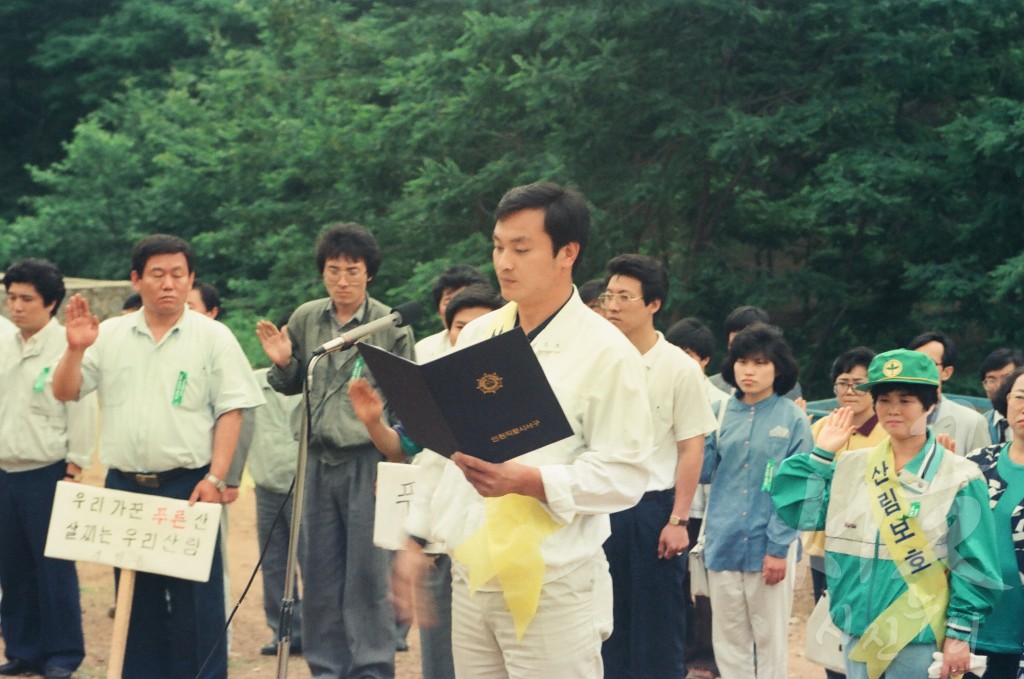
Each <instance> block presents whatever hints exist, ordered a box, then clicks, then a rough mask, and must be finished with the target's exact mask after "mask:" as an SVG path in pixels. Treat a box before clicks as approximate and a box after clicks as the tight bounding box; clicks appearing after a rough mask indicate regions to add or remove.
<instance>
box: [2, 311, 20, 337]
mask: <svg viewBox="0 0 1024 679" xmlns="http://www.w3.org/2000/svg"><path fill="white" fill-rule="evenodd" d="M17 331H18V326H16V325H15V324H14V323H11V322H10V321H9V320H8V319H7V318H6V317H4V316H0V339H6V338H7V336H8V335H10V334H11V333H14V332H17Z"/></svg>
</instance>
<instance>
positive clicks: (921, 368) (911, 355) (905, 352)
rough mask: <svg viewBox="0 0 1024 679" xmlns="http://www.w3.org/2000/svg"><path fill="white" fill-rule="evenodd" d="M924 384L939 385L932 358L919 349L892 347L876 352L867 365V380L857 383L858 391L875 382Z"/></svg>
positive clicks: (873, 384) (867, 388)
mask: <svg viewBox="0 0 1024 679" xmlns="http://www.w3.org/2000/svg"><path fill="white" fill-rule="evenodd" d="M890 382H892V383H897V384H899V383H903V384H925V385H928V386H930V387H935V388H936V389H938V387H939V369H938V368H937V367H935V363H933V362H932V359H930V358H928V356H926V355H925V354H922V353H921V352H920V351H911V350H910V349H893V350H892V351H886V352H883V353H881V354H878V355H877V356H875V357H874V358H873V359H871V365H870V366H868V381H867V382H865V383H864V384H859V385H857V390H858V391H868V390H870V389H871V387H873V386H875V385H876V384H888V383H890Z"/></svg>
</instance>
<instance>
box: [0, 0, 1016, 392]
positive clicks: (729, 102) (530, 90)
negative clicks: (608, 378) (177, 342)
mask: <svg viewBox="0 0 1024 679" xmlns="http://www.w3.org/2000/svg"><path fill="white" fill-rule="evenodd" d="M80 4H81V3H68V2H66V0H65V2H58V1H56V0H46V2H35V3H29V2H27V0H26V1H25V2H17V3H11V7H15V8H17V7H21V11H22V12H23V13H25V14H26V15H27V14H28V13H30V8H32V7H38V6H40V5H52V6H53V9H54V11H53V12H52V13H45V12H37V14H38V15H39V16H38V17H36V18H37V20H38V22H41V23H42V24H45V25H39V26H35V27H34V28H33V29H32V30H24V31H21V32H20V35H21V36H22V37H23V38H25V40H24V42H23V43H19V44H22V47H23V48H24V49H23V52H24V54H25V55H26V56H25V57H24V61H25V63H27V64H30V65H31V66H32V69H34V70H33V74H34V75H33V77H34V78H35V79H36V82H38V83H39V86H38V87H37V88H36V89H37V90H38V92H39V93H43V94H40V95H39V96H44V95H45V96H44V98H45V99H47V101H50V100H52V101H53V102H56V103H54V104H52V105H53V106H56V107H58V108H60V107H63V108H61V110H62V111H76V112H81V113H82V114H83V117H82V119H81V121H80V122H79V123H78V125H77V126H76V127H75V128H74V130H73V134H70V136H69V137H68V140H67V143H66V144H65V146H64V147H63V153H62V154H61V155H59V156H58V157H56V158H55V157H54V155H53V151H52V148H51V147H48V146H47V145H53V144H55V143H56V142H57V141H59V137H58V136H55V135H54V134H50V135H48V136H47V138H46V139H45V140H41V141H40V146H39V149H38V154H37V155H35V156H31V155H25V156H24V157H26V158H29V159H30V160H33V161H34V166H33V167H32V168H31V170H30V177H31V181H32V184H31V186H25V185H22V184H19V183H13V184H11V186H12V190H15V191H17V192H18V193H17V195H18V196H23V202H22V203H21V204H20V205H21V207H20V210H19V212H18V213H17V214H13V213H12V214H11V218H10V219H9V221H8V222H7V223H6V224H4V225H2V228H3V232H2V236H0V256H6V257H17V256H24V255H30V254H31V255H42V256H47V257H50V258H52V259H54V260H55V261H57V262H58V263H59V264H60V265H61V266H62V267H63V269H64V270H65V271H66V272H68V273H69V274H74V275H82V276H90V277H123V276H124V275H125V271H126V268H127V252H128V249H129V247H130V244H131V242H132V241H134V240H135V239H136V238H138V237H139V236H141V235H143V234H147V233H151V232H155V231H165V232H171V233H177V234H180V235H182V236H184V237H187V238H189V239H191V240H192V242H193V244H194V246H195V247H196V249H197V251H198V253H199V258H200V261H199V273H200V276H201V277H202V278H204V279H208V280H211V281H212V282H214V283H216V284H217V285H218V286H220V287H221V288H222V289H224V290H225V291H226V297H227V298H228V299H229V301H230V307H231V309H232V314H231V315H230V316H229V321H230V322H231V323H232V324H233V325H234V326H235V327H236V329H237V330H239V332H240V334H245V335H251V333H249V326H250V324H251V321H252V319H253V318H255V317H256V316H257V315H267V316H271V317H273V316H275V315H276V314H278V313H280V312H282V311H284V310H286V309H289V308H291V307H293V306H294V305H295V304H296V303H297V302H298V301H301V300H303V299H306V298H308V297H309V296H310V295H312V294H316V292H317V289H318V287H319V283H318V278H317V276H316V271H315V267H314V266H313V260H312V246H313V243H314V241H315V239H316V236H317V233H318V231H319V230H320V228H321V227H322V226H323V225H324V224H326V223H329V222H332V221H338V220H344V221H349V220H353V221H359V222H361V223H364V224H366V225H367V226H369V227H370V228H372V229H373V230H374V231H375V233H376V234H377V235H378V237H379V239H380V241H381V242H382V244H383V245H384V248H385V255H386V258H385V264H384V268H383V269H382V271H381V273H380V275H379V277H378V280H377V281H375V282H374V284H373V288H372V289H373V291H374V293H375V294H376V295H378V296H380V297H383V298H385V299H387V300H390V301H394V302H398V301H402V300H404V299H407V298H417V299H421V300H424V301H426V299H427V289H428V288H429V284H430V281H431V279H432V277H433V276H434V275H435V274H436V273H437V272H438V271H440V270H441V269H443V268H444V267H445V266H447V265H449V264H451V263H454V262H465V263H470V264H479V265H485V264H486V263H487V262H488V260H489V247H488V236H489V232H490V228H491V226H492V223H491V218H490V213H491V211H492V209H493V206H494V204H495V203H496V201H497V199H498V198H499V197H500V195H501V194H502V193H503V192H504V190H505V189H507V188H508V187H510V186H512V185H515V184H518V183H524V182H527V181H533V180H536V179H553V180H556V181H561V182H570V183H574V184H576V185H577V186H579V187H580V188H581V189H582V190H583V191H584V193H585V194H586V195H587V197H588V199H589V200H590V201H591V202H592V204H593V207H594V213H595V224H594V234H593V240H592V243H591V245H590V248H589V251H588V253H587V255H586V261H585V266H584V267H583V270H582V271H581V277H580V282H582V281H583V280H586V278H589V277H592V276H597V275H599V274H600V272H601V270H602V268H603V265H604V262H605V261H607V259H608V258H609V257H611V256H612V255H614V254H617V253H620V252H624V251H642V252H647V253H650V254H655V255H657V256H660V257H662V258H664V260H665V261H666V263H667V264H668V265H669V266H670V269H671V273H672V284H673V290H672V299H671V301H670V303H669V305H668V307H667V309H666V311H665V312H663V313H662V314H661V316H660V317H659V323H660V324H664V325H667V324H668V323H669V322H670V321H671V320H673V319H675V318H678V317H680V316H683V315H695V316H698V317H701V318H703V319H705V320H706V321H709V322H710V323H711V325H712V327H713V328H714V329H715V330H716V331H717V330H718V329H719V327H720V323H721V320H722V318H723V317H724V315H725V314H726V313H727V312H728V310H729V309H730V308H732V307H733V306H735V305H737V304H742V303H753V304H759V305H762V306H765V307H767V308H768V309H769V310H770V311H771V312H772V313H773V316H774V317H775V318H776V319H777V320H778V321H779V322H780V324H782V325H783V326H784V327H785V328H786V331H787V334H788V335H789V336H790V338H791V339H792V341H793V343H794V345H795V347H796V348H797V351H798V353H799V354H800V356H801V358H802V364H803V367H804V378H803V380H804V382H805V384H807V385H809V386H810V387H811V389H809V391H810V393H811V395H812V396H818V395H824V393H823V391H824V390H823V389H822V385H823V384H824V380H826V379H827V374H826V373H827V370H828V365H829V363H830V361H831V359H832V357H833V356H834V355H835V354H836V353H838V352H839V351H841V350H843V349H845V348H848V347H849V346H852V345H853V344H861V343H863V344H869V345H873V346H875V347H876V348H878V349H886V348H890V347H892V346H896V345H898V344H900V343H902V342H904V341H905V340H906V339H907V338H908V337H909V336H911V335H913V334H916V333H917V332H918V331H919V330H921V329H924V328H926V327H931V326H934V327H940V328H943V329H946V330H947V331H950V332H951V333H952V334H953V335H954V336H955V337H956V338H957V339H958V340H960V342H961V344H962V345H963V348H962V354H963V361H962V369H961V371H960V373H959V374H958V375H957V376H956V377H955V378H954V380H956V382H955V385H954V386H955V388H956V390H957V391H963V392H970V393H978V392H979V391H980V389H979V388H978V386H979V385H978V384H977V380H976V378H975V377H974V370H973V366H974V365H976V363H977V361H978V360H979V359H980V358H981V356H983V355H984V354H985V353H986V352H987V351H989V350H990V349H992V348H994V347H995V346H999V345H1001V344H1004V343H1014V342H1017V335H1016V333H1015V328H1016V327H1018V326H1019V325H1020V322H1021V320H1022V317H1021V316H1022V314H1021V310H1020V301H1021V298H1022V295H1024V230H1022V229H1020V228H1019V225H1020V223H1021V218H1022V216H1024V215H1022V212H1024V192H1022V190H1021V189H1022V173H1024V153H1022V151H1024V68H1022V66H1024V13H1022V8H1021V7H1020V5H1019V3H1015V2H1010V1H1009V0H990V1H987V2H974V1H968V0H959V1H954V0H930V1H928V2H916V3H906V2H898V1H896V0H880V1H879V0H873V1H871V2H867V1H866V0H855V1H851V2H846V3H823V2H810V3H809V2H796V1H793V0H783V1H778V2H741V1H738V0H715V1H711V0H675V1H666V0H660V1H659V0H638V1H637V2H631V3H617V2H607V1H589V2H550V1H549V2H538V1H535V0H527V1H524V2H520V3H498V2H492V1H488V0H423V1H419V2H409V1H405V2H400V1H397V0H395V1H392V2H370V1H368V0H367V1H365V2H355V1H353V2H348V3H344V2H316V1H314V0H268V1H267V2H265V3H259V5H258V6H256V5H254V6H250V5H248V4H246V3H245V2H232V3H228V2H226V0H204V2H200V3H196V2H194V1H193V2H188V3H187V2H184V1H183V0H178V1H177V2H156V1H155V0H120V1H115V0H107V1H106V2H103V3H93V4H91V5H90V6H91V7H92V10H90V11H91V12H92V16H89V17H75V18H71V17H68V14H69V13H71V12H75V11H79V12H81V11H84V10H82V9H80V8H78V6H79V5H80ZM86 4H89V3H86ZM186 6H189V7H199V8H200V9H201V11H196V12H191V13H190V12H188V11H187V7H186ZM76 8H78V9H76ZM11 11H14V10H11V9H7V10H4V12H11ZM58 16H60V17H63V18H60V19H58V18H56V17H58ZM26 21H28V20H27V19H26ZM29 23H31V22H29ZM0 25H3V22H0ZM136 25H138V26H140V28H139V29H138V31H136V30H135V29H134V26H136ZM156 27H159V28H161V30H159V31H157V30H155V28H156ZM105 36H106V37H111V36H115V37H117V40H112V41H111V40H106V39H105ZM101 47H102V49H100V48H101ZM61 92H63V95H62V96H63V98H61V97H59V96H58V94H59V93H61ZM87 93H88V94H90V95H91V96H86V94H87ZM76 107H77V108H76ZM86 110H87V111H88V112H86ZM0 134H6V136H7V138H8V141H10V140H11V138H12V135H11V134H9V133H0ZM22 141H23V140H22ZM23 155H24V154H23ZM54 160H55V162H52V163H51V161H54ZM11 203H12V198H11V195H4V196H3V197H2V198H0V205H9V204H11ZM232 318H233V320H231V319H232ZM432 329H434V328H433V327H432V326H430V324H424V327H423V328H422V330H424V331H426V330H432ZM249 345H250V346H249V348H250V349H251V350H252V353H253V356H254V357H256V356H258V349H256V347H254V346H252V342H251V341H249Z"/></svg>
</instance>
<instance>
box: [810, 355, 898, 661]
mask: <svg viewBox="0 0 1024 679" xmlns="http://www.w3.org/2000/svg"><path fill="white" fill-rule="evenodd" d="M874 357H875V352H874V351H873V350H872V349H869V348H867V347H855V348H853V349H850V350H849V351H844V352H843V353H841V354H839V356H838V357H837V358H836V360H835V361H834V362H833V363H832V391H833V392H834V393H835V395H836V400H837V401H838V402H839V407H840V408H844V407H845V408H850V409H851V410H852V411H853V421H852V422H851V424H852V425H853V426H854V427H856V429H855V430H854V432H853V434H852V435H851V436H850V440H849V441H847V442H846V445H845V446H843V447H842V448H841V449H840V450H838V451H837V452H836V455H837V456H838V455H839V454H840V453H843V452H845V451H847V450H858V449H860V448H873V447H875V446H877V445H878V444H879V443H880V442H881V441H882V439H884V438H885V437H886V436H887V434H886V433H885V430H884V429H882V427H879V426H878V416H877V415H875V409H874V404H873V402H872V400H871V394H869V393H868V392H866V391H858V390H857V387H859V386H860V385H862V384H864V383H866V382H867V381H868V366H870V365H871V359H873V358H874ZM826 419H827V418H822V419H820V420H818V421H817V422H815V423H814V425H813V426H811V434H813V435H814V439H815V441H817V439H818V432H820V431H821V428H822V427H823V426H824V425H825V420H826ZM804 546H805V547H806V549H807V555H808V556H809V557H810V558H811V560H810V563H811V581H812V582H813V584H814V600H815V601H817V600H818V599H820V598H821V595H822V594H823V593H824V592H825V532H824V531H817V532H814V533H808V534H807V536H806V539H805V541H804ZM825 676H826V677H828V679H836V677H842V676H843V675H842V674H840V673H839V672H833V671H832V670H825Z"/></svg>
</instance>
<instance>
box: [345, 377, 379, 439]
mask: <svg viewBox="0 0 1024 679" xmlns="http://www.w3.org/2000/svg"><path fill="white" fill-rule="evenodd" d="M348 397H349V399H350V400H351V401H352V410H354V411H355V413H356V417H358V418H359V420H360V421H361V422H362V423H363V424H365V425H366V426H367V427H369V426H370V425H371V424H373V423H375V422H378V421H379V420H380V418H381V417H383V416H384V402H383V401H382V400H381V398H380V394H378V393H377V392H376V391H375V390H374V388H373V387H372V386H370V383H369V382H367V381H366V380H365V379H362V378H360V377H357V378H356V379H354V380H352V381H350V382H349V383H348Z"/></svg>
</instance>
